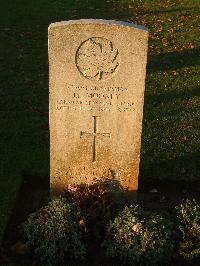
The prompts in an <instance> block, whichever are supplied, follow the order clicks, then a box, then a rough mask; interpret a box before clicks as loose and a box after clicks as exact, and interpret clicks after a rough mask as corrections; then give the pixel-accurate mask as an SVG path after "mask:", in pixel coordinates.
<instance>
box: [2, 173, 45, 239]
mask: <svg viewBox="0 0 200 266" xmlns="http://www.w3.org/2000/svg"><path fill="white" fill-rule="evenodd" d="M49 191H50V189H49V177H48V176H46V177H41V176H28V175H24V176H23V182H22V184H21V187H20V189H19V191H18V194H17V199H16V203H15V206H14V208H13V211H12V214H11V216H10V219H9V221H8V224H7V227H6V230H5V233H4V238H3V240H4V242H5V243H6V242H9V241H10V242H11V243H15V241H16V239H18V238H19V234H20V228H19V226H20V225H21V224H22V223H23V222H24V221H25V220H26V219H27V216H28V215H29V214H30V213H33V212H35V211H36V210H37V209H39V208H40V207H42V206H43V205H44V204H45V203H47V202H48V200H49V198H50V195H49Z"/></svg>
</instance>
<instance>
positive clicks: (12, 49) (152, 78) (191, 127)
mask: <svg viewBox="0 0 200 266" xmlns="http://www.w3.org/2000/svg"><path fill="white" fill-rule="evenodd" d="M135 2H136V3H135ZM199 10H200V4H199V1H198V0H166V1H161V0H138V1H123V0H118V1H116V0H115V1H114V0H112V1H103V0H101V1H98V0H96V1H95V0H87V1H86V0H80V1H78V0H76V1H73V0H57V1H56V0H48V1H47V0H34V1H33V0H29V1H27V0H15V1H13V0H7V1H1V9H0V39H1V42H0V62H1V64H0V75H1V78H0V80H1V90H0V101H1V104H0V125H1V127H0V134H1V137H0V151H1V165H0V239H1V237H2V235H3V230H4V228H5V225H6V222H7V220H8V217H9V215H10V213H11V210H12V207H13V204H14V202H15V199H16V196H17V192H18V190H19V188H20V185H21V183H22V181H23V178H24V176H25V175H26V176H27V175H30V176H48V175H49V133H48V57H47V28H48V25H49V24H50V23H51V22H55V21H61V20H69V19H79V18H105V19H117V20H125V21H131V22H134V23H137V24H141V25H145V26H146V27H147V28H148V29H149V31H150V39H149V57H148V71H147V80H146V94H145V106H144V123H143V135H142V151H141V170H140V178H143V179H147V178H153V179H162V180H164V179H167V180H172V182H173V180H185V181H187V182H189V181H192V180H197V179H200V167H199V166H200V86H199V83H200V78H199V75H200V66H199V65H200V57H199V54H200V53H199V43H200V34H199V25H200V11H199ZM24 200H26V199H24Z"/></svg>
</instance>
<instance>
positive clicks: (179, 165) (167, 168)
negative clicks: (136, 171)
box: [140, 153, 200, 184]
mask: <svg viewBox="0 0 200 266" xmlns="http://www.w3.org/2000/svg"><path fill="white" fill-rule="evenodd" d="M199 165H200V153H194V154H190V155H185V156H180V157H177V158H175V159H171V160H163V161H157V160H155V162H153V163H152V164H147V163H145V162H144V161H143V160H141V165H140V175H141V177H142V178H143V179H144V180H151V179H153V180H158V182H159V180H162V181H163V182H168V181H167V180H169V182H170V183H172V184H173V183H174V184H175V183H176V181H178V180H180V182H184V183H188V184H189V183H190V181H191V182H200V180H198V178H199V177H200V169H199V168H198V166H199Z"/></svg>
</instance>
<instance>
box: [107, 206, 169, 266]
mask: <svg viewBox="0 0 200 266" xmlns="http://www.w3.org/2000/svg"><path fill="white" fill-rule="evenodd" d="M145 216H146V215H145V213H144V212H143V211H142V210H141V209H140V207H138V206H131V207H125V208H124V210H123V211H122V212H121V213H119V215H118V216H117V217H116V218H115V219H114V221H112V222H110V225H109V226H108V228H107V239H106V240H105V242H104V244H103V246H104V247H105V248H106V254H107V256H110V257H119V258H120V260H121V263H123V264H126V265H127V264H129V265H132V264H135V263H136V264H139V265H159V264H162V265H164V264H165V263H167V262H168V261H169V260H170V258H171V256H172V251H173V248H174V245H173V238H172V224H171V223H170V222H169V221H168V220H167V219H165V218H164V217H162V216H160V215H157V214H151V215H149V216H148V215H147V217H146V218H145Z"/></svg>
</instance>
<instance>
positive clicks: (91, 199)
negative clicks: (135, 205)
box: [65, 177, 121, 238]
mask: <svg viewBox="0 0 200 266" xmlns="http://www.w3.org/2000/svg"><path fill="white" fill-rule="evenodd" d="M120 191H121V187H120V185H119V182H118V181H117V180H114V179H113V180H111V179H109V178H106V177H102V180H101V181H100V182H96V183H95V184H92V185H87V184H81V185H69V186H68V187H67V188H66V191H65V196H66V198H67V200H68V201H70V202H73V203H75V204H77V205H78V206H79V208H80V209H81V211H82V216H83V219H82V226H83V227H84V229H85V231H87V233H88V234H89V235H90V236H91V237H96V238H103V237H104V235H105V230H106V228H105V227H106V224H107V223H108V222H109V220H110V219H111V217H112V216H113V215H114V213H115V211H116V209H117V208H118V207H119V206H117V205H118V204H117V203H119V202H117V199H116V198H119V197H120V195H119V194H120Z"/></svg>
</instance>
